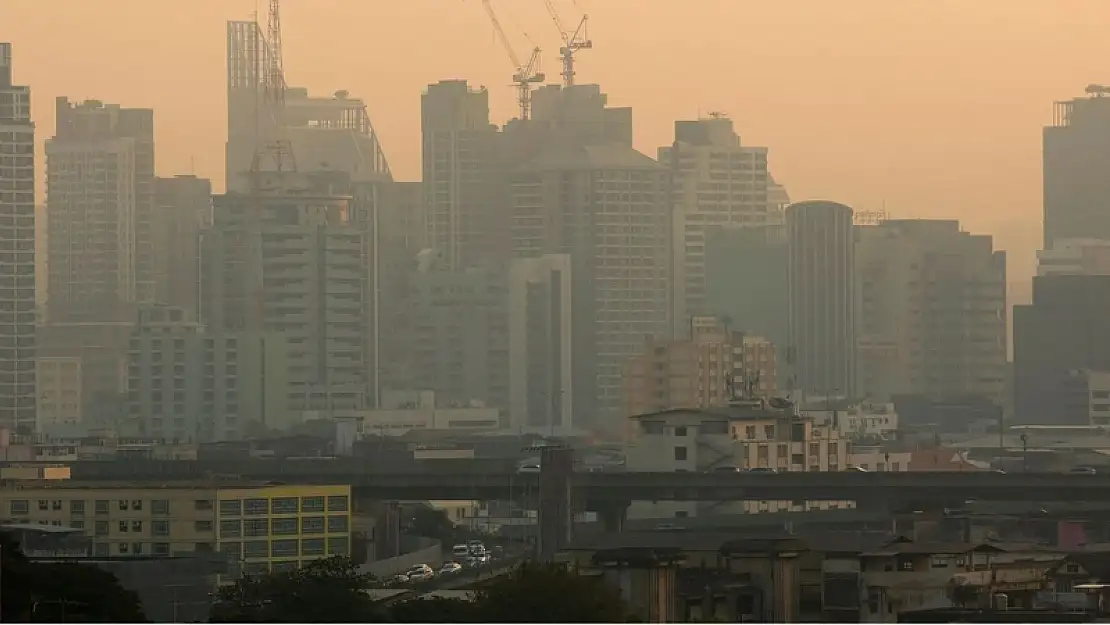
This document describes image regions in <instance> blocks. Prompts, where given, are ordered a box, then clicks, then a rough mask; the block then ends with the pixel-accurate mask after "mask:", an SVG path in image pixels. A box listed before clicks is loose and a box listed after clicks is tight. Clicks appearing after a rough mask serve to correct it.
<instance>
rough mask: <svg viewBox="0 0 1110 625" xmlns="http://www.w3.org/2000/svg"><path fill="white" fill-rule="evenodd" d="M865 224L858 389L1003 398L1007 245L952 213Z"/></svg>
mask: <svg viewBox="0 0 1110 625" xmlns="http://www.w3.org/2000/svg"><path fill="white" fill-rule="evenodd" d="M856 234H857V242H856V256H855V262H856V285H857V288H858V294H859V302H860V305H859V309H858V311H857V318H856V319H857V339H858V341H859V354H858V363H857V364H858V368H859V372H858V377H857V390H858V392H859V394H860V395H861V396H866V397H870V398H873V399H878V400H882V401H888V400H889V399H890V398H891V397H892V396H895V395H922V396H924V397H927V398H929V399H931V400H934V401H945V400H947V401H952V400H956V399H962V398H966V397H971V396H975V397H980V398H987V399H990V400H992V401H996V402H1000V401H1001V400H1002V387H1003V383H1004V380H1005V378H1006V318H1007V315H1006V253H1005V252H1001V251H995V250H994V245H993V240H992V238H991V237H990V236H989V235H985V236H984V235H973V234H970V233H967V232H963V231H961V230H960V225H959V222H956V221H952V220H933V219H891V220H886V221H882V222H880V223H879V224H878V225H874V226H857V228H856Z"/></svg>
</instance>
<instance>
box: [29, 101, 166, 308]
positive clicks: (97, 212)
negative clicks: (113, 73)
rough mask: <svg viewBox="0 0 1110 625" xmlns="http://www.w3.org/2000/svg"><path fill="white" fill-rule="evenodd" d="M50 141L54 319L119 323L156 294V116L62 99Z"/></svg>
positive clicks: (48, 210)
mask: <svg viewBox="0 0 1110 625" xmlns="http://www.w3.org/2000/svg"><path fill="white" fill-rule="evenodd" d="M55 110H56V123H57V129H56V131H55V135H54V137H53V138H51V139H49V140H47V142H46V170H47V171H46V214H47V219H48V221H49V224H50V226H49V229H50V232H51V236H50V237H49V239H48V245H49V255H50V261H49V265H48V267H49V272H50V276H49V279H48V284H49V289H50V291H49V297H48V299H47V304H48V306H49V308H50V313H49V317H50V318H51V319H54V320H58V321H66V320H70V321H120V320H123V319H127V318H129V317H130V316H131V315H132V314H133V310H134V308H133V306H134V304H135V303H136V302H151V301H153V299H154V296H155V272H156V268H157V266H158V263H157V262H156V260H155V252H154V244H155V242H154V238H155V237H154V224H153V218H154V111H152V110H151V109H127V108H122V107H120V106H119V105H118V104H104V103H102V102H99V101H96V100H89V101H86V102H83V103H81V104H72V103H70V102H69V100H68V99H66V98H64V97H62V98H58V99H57V102H56V107H55Z"/></svg>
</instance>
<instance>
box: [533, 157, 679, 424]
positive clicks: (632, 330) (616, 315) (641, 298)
mask: <svg viewBox="0 0 1110 625" xmlns="http://www.w3.org/2000/svg"><path fill="white" fill-rule="evenodd" d="M511 180H512V186H511V192H512V202H513V242H514V254H515V255H516V256H517V257H521V258H530V257H536V256H541V255H543V254H568V255H569V256H570V259H571V265H572V266H571V280H572V283H573V292H572V294H571V296H572V298H573V299H572V302H573V304H572V306H573V311H572V316H573V318H574V319H575V324H574V327H575V329H574V339H573V345H572V347H571V349H572V351H573V352H575V353H577V354H580V355H582V356H583V357H582V358H581V359H580V360H576V362H575V368H574V369H575V370H574V381H573V387H574V389H575V391H574V393H575V398H574V401H575V405H574V414H575V418H576V419H577V418H579V417H581V418H582V419H583V423H582V424H580V425H585V424H586V423H587V422H588V421H593V422H594V423H598V424H601V423H605V422H606V420H607V423H608V425H609V426H612V427H614V428H620V425H619V419H618V415H619V413H620V406H621V379H622V376H623V368H624V363H625V361H626V360H627V359H628V358H629V357H630V356H633V355H635V354H637V353H639V352H640V350H641V348H642V346H643V344H644V341H645V339H646V338H647V337H650V336H669V335H670V333H671V331H672V327H671V312H672V309H671V294H672V288H671V267H672V264H671V199H670V174H669V173H668V171H667V169H666V168H664V167H662V166H660V165H659V164H658V163H656V162H655V161H654V160H652V159H650V158H648V157H647V156H644V155H643V154H640V153H639V152H636V151H635V150H633V149H632V148H630V147H627V146H625V145H622V144H616V143H610V144H605V145H585V146H580V147H553V148H551V149H549V150H546V151H545V152H543V153H542V154H540V155H539V156H537V157H536V158H534V159H532V160H531V161H530V162H528V163H526V164H524V165H523V166H521V167H520V168H519V169H517V170H516V171H515V172H514V173H513V174H512V178H511Z"/></svg>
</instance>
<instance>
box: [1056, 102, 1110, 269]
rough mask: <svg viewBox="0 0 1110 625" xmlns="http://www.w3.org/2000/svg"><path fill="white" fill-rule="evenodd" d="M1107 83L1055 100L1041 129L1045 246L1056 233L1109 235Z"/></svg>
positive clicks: (1065, 235)
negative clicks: (1049, 122) (1080, 94)
mask: <svg viewBox="0 0 1110 625" xmlns="http://www.w3.org/2000/svg"><path fill="white" fill-rule="evenodd" d="M1107 94H1110V88H1107V87H1102V86H1099V85H1091V86H1090V87H1088V88H1087V96H1086V97H1082V98H1075V99H1072V100H1068V101H1065V102H1057V103H1056V104H1055V107H1054V110H1053V118H1052V125H1051V126H1048V127H1046V128H1045V129H1044V247H1045V249H1051V248H1052V247H1053V246H1054V245H1055V242H1056V241H1057V240H1058V239H1078V238H1096V239H1110V211H1108V210H1107V198H1110V177H1107V176H1106V172H1107V171H1108V170H1110V97H1106V96H1107Z"/></svg>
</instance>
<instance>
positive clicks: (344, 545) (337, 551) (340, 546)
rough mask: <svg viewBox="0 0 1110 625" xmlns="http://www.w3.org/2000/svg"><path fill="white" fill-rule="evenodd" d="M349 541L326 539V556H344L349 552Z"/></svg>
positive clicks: (344, 539)
mask: <svg viewBox="0 0 1110 625" xmlns="http://www.w3.org/2000/svg"><path fill="white" fill-rule="evenodd" d="M350 544H351V543H350V541H349V540H347V539H346V538H329V539H328V555H329V556H345V555H347V552H348V551H349V550H350Z"/></svg>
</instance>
